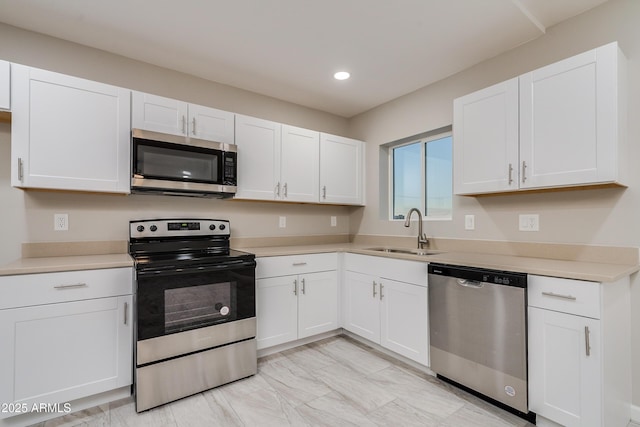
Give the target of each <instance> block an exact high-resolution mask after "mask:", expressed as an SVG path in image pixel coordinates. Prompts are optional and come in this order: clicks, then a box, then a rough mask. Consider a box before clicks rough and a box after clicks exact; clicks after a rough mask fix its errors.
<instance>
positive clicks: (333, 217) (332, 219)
mask: <svg viewBox="0 0 640 427" xmlns="http://www.w3.org/2000/svg"><path fill="white" fill-rule="evenodd" d="M331 226H332V227H337V226H338V218H337V217H335V216H332V217H331Z"/></svg>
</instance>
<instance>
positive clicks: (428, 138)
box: [387, 126, 453, 221]
mask: <svg viewBox="0 0 640 427" xmlns="http://www.w3.org/2000/svg"><path fill="white" fill-rule="evenodd" d="M447 137H451V138H452V140H451V150H452V161H453V129H452V127H451V126H447V127H444V128H440V129H435V130H434V131H431V132H426V133H423V134H419V135H415V136H413V137H409V138H403V139H402V140H400V141H396V142H395V143H391V144H388V150H389V154H388V166H387V167H388V171H389V173H388V182H387V185H388V189H389V191H388V192H387V196H388V200H387V206H388V212H387V218H388V220H389V221H406V218H404V219H399V218H398V219H396V218H394V215H393V214H394V209H395V206H394V197H395V182H394V176H395V169H394V156H395V149H396V148H401V147H406V146H408V145H412V144H420V195H421V201H420V206H419V209H420V212H421V213H422V218H421V219H422V220H423V221H425V220H426V221H452V220H453V190H452V193H451V195H452V203H451V211H450V214H449V215H448V216H437V217H436V216H428V215H426V212H427V206H426V203H427V197H426V186H427V181H426V145H427V144H428V143H429V142H432V141H436V140H439V139H443V138H447ZM451 183H452V185H453V165H452V171H451Z"/></svg>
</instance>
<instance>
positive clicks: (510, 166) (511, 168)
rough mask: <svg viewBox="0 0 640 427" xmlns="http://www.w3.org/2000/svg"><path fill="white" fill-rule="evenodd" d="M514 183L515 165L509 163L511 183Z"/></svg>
mask: <svg viewBox="0 0 640 427" xmlns="http://www.w3.org/2000/svg"><path fill="white" fill-rule="evenodd" d="M511 184H513V165H512V164H511V163H509V185H511Z"/></svg>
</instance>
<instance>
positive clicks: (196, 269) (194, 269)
mask: <svg viewBox="0 0 640 427" xmlns="http://www.w3.org/2000/svg"><path fill="white" fill-rule="evenodd" d="M255 267H256V262H255V261H243V260H238V261H229V262H225V263H222V264H207V265H202V266H185V267H183V268H181V267H178V266H175V265H173V266H167V267H148V268H138V269H137V270H136V273H137V275H138V276H156V277H157V276H172V275H175V274H188V273H208V272H220V271H233V270H239V269H243V268H255Z"/></svg>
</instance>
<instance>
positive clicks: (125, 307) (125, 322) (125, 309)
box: [124, 301, 129, 325]
mask: <svg viewBox="0 0 640 427" xmlns="http://www.w3.org/2000/svg"><path fill="white" fill-rule="evenodd" d="M128 313H129V303H128V302H126V301H125V302H124V324H125V325H126V324H127V322H128V318H127V316H128Z"/></svg>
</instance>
